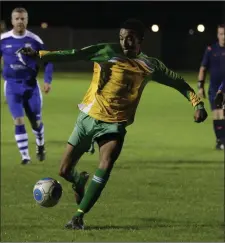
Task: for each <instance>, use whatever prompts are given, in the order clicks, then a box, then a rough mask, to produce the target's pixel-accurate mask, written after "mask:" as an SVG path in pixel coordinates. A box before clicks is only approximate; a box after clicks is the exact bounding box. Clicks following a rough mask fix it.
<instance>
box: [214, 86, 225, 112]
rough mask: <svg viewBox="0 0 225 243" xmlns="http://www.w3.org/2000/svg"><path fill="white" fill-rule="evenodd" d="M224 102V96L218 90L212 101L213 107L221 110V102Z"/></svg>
mask: <svg viewBox="0 0 225 243" xmlns="http://www.w3.org/2000/svg"><path fill="white" fill-rule="evenodd" d="M224 101H225V95H224V93H223V92H222V91H221V90H219V91H218V92H217V94H216V97H215V99H214V102H215V105H216V107H217V108H218V109H222V108H223V102H224Z"/></svg>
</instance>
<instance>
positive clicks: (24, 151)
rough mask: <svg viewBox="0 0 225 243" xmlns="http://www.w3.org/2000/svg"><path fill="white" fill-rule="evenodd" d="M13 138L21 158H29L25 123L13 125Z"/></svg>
mask: <svg viewBox="0 0 225 243" xmlns="http://www.w3.org/2000/svg"><path fill="white" fill-rule="evenodd" d="M15 139H16V143H17V146H18V148H19V151H20V154H21V156H22V160H28V161H29V160H30V155H29V151H28V134H27V132H26V129H25V125H24V124H23V125H15Z"/></svg>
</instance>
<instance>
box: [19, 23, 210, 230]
mask: <svg viewBox="0 0 225 243" xmlns="http://www.w3.org/2000/svg"><path fill="white" fill-rule="evenodd" d="M144 32H145V27H144V25H143V24H142V22H140V21H138V20H133V19H131V20H128V21H126V22H125V23H124V24H123V25H122V27H121V30H120V35H119V38H120V43H114V44H98V45H94V46H89V47H86V48H82V49H81V50H76V49H73V50H65V51H53V52H49V51H40V52H39V53H37V52H34V51H33V50H31V49H29V48H25V49H24V50H23V51H24V53H27V54H28V55H31V56H32V55H37V54H38V55H39V57H40V58H41V59H42V60H43V61H63V60H65V61H69V60H70V61H78V60H86V61H92V62H95V64H94V73H93V78H92V82H91V85H90V88H89V89H88V91H87V93H86V95H85V97H84V99H83V101H82V102H81V104H79V106H78V107H79V109H80V114H79V116H78V119H77V123H76V126H75V128H74V130H73V132H72V134H71V136H70V138H69V140H68V144H67V148H66V151H65V153H64V156H63V158H62V161H61V167H60V172H59V174H60V176H62V177H63V178H64V179H66V180H67V181H69V182H70V183H72V184H73V189H74V191H75V195H76V201H77V204H78V205H79V209H78V210H77V212H76V214H75V215H74V217H73V218H72V220H71V221H69V222H68V224H66V228H69V229H84V223H83V217H84V215H85V214H86V213H88V212H89V211H90V210H91V208H92V207H93V206H94V204H95V203H96V201H97V200H98V198H99V197H100V195H101V192H102V190H103V189H104V187H105V185H106V183H107V181H108V180H109V177H110V173H111V171H112V169H113V166H114V163H115V161H116V160H117V159H118V157H119V155H120V152H121V150H122V147H123V143H124V138H125V135H126V126H128V125H130V124H132V123H133V122H134V117H135V112H136V109H137V106H138V103H139V100H140V98H141V94H142V91H143V89H144V87H145V86H146V85H147V83H148V81H150V80H154V81H156V82H158V83H161V84H164V85H167V86H170V87H173V88H175V89H176V90H178V91H179V92H180V93H181V94H183V95H184V96H185V97H186V98H187V99H188V100H189V101H190V103H191V104H192V106H193V107H194V110H195V112H194V113H195V114H194V119H195V122H198V123H199V122H203V121H204V120H205V119H206V118H207V112H206V111H205V109H204V104H203V102H202V101H201V99H200V98H199V97H198V96H197V95H196V94H195V92H194V90H193V89H192V88H191V87H190V86H189V85H188V84H187V83H186V82H185V80H184V79H183V78H182V77H180V76H179V75H178V74H176V73H174V72H172V71H171V70H169V69H167V68H166V67H165V65H164V64H163V63H162V62H160V61H159V60H157V59H155V58H151V57H148V56H146V55H145V54H144V53H142V52H141V43H142V41H143V39H144ZM159 99H160V98H159ZM159 112H160V111H159ZM94 142H97V144H98V146H99V154H100V161H99V166H98V169H97V170H96V172H95V175H94V177H93V179H92V181H91V182H90V184H89V186H88V188H87V191H86V192H85V194H84V186H85V183H86V182H87V179H88V177H89V175H88V174H87V173H86V172H82V173H80V174H79V173H78V172H77V171H76V169H75V166H76V164H77V163H78V161H79V159H80V158H81V157H82V155H83V154H84V153H85V152H88V151H90V152H93V151H94V149H93V143H94Z"/></svg>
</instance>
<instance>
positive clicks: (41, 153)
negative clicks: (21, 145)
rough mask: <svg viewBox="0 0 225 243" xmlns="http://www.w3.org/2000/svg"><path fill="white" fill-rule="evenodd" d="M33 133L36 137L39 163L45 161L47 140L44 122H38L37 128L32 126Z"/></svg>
mask: <svg viewBox="0 0 225 243" xmlns="http://www.w3.org/2000/svg"><path fill="white" fill-rule="evenodd" d="M32 128H33V129H32V131H33V133H34V135H35V137H36V155H37V159H38V160H39V161H43V160H45V146H44V145H45V139H44V124H43V123H42V122H38V121H37V122H36V125H35V126H32Z"/></svg>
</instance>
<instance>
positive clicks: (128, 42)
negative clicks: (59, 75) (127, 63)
mask: <svg viewBox="0 0 225 243" xmlns="http://www.w3.org/2000/svg"><path fill="white" fill-rule="evenodd" d="M120 45H121V47H122V49H123V52H124V54H125V55H126V56H128V57H136V56H137V54H138V52H139V51H140V40H139V39H138V37H137V34H136V33H135V32H134V31H133V30H129V29H121V30H120Z"/></svg>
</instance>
